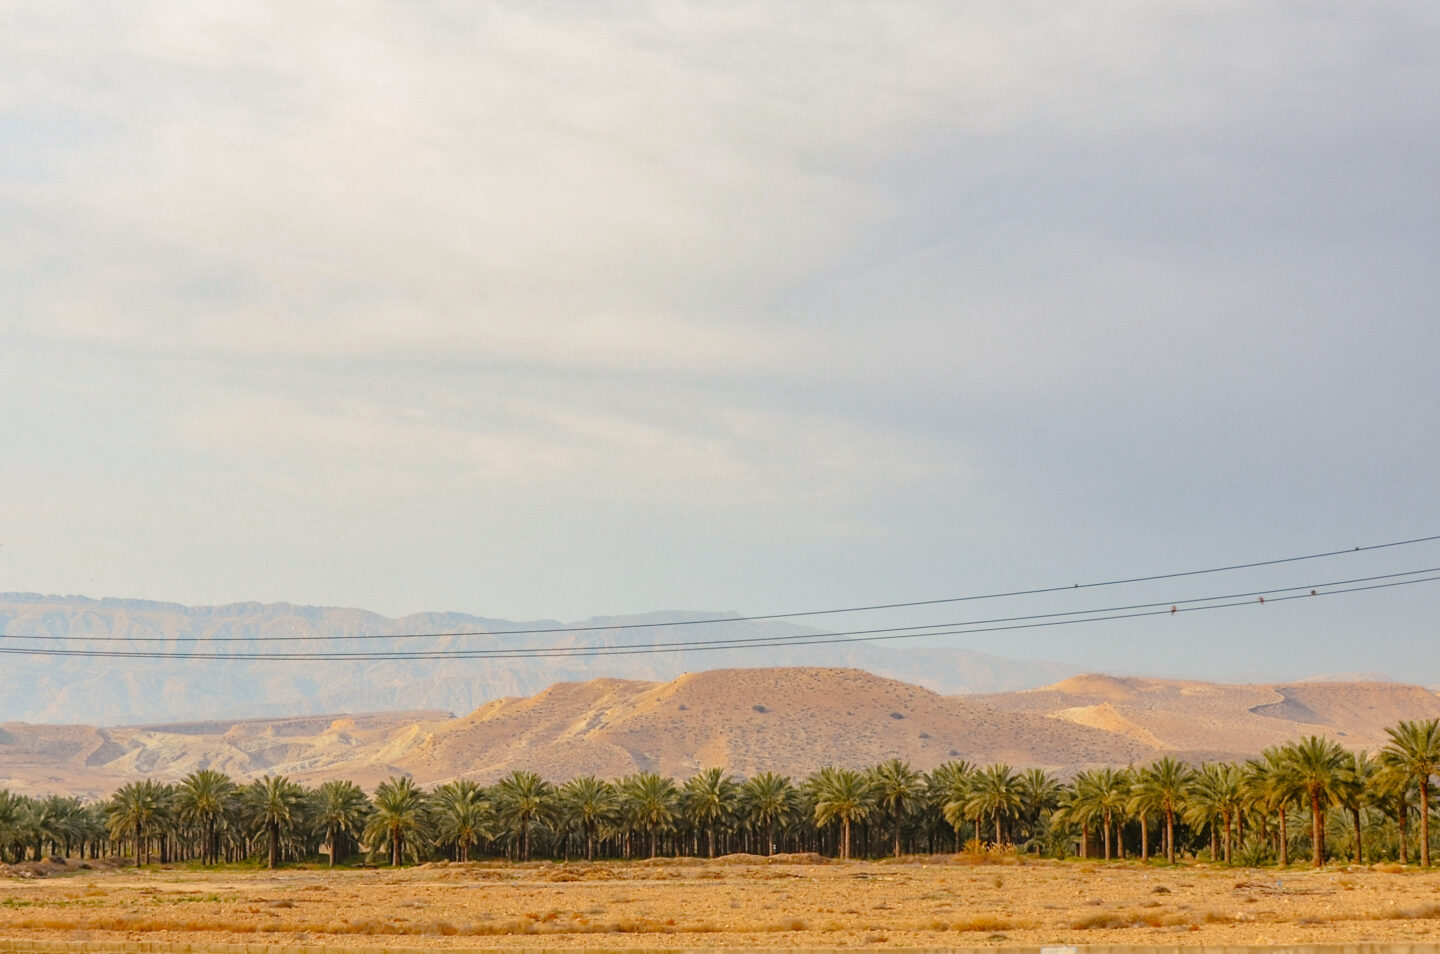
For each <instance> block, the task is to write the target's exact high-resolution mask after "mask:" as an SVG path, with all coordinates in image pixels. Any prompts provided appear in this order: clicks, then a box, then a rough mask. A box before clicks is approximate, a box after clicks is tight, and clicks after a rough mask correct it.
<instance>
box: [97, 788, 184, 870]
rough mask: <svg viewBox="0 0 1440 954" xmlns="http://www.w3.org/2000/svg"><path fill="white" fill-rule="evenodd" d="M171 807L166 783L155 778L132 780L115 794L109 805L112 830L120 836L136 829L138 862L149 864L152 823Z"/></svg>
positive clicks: (114, 834) (115, 834) (109, 819)
mask: <svg viewBox="0 0 1440 954" xmlns="http://www.w3.org/2000/svg"><path fill="white" fill-rule="evenodd" d="M168 807H169V798H168V794H167V791H166V786H164V785H162V784H161V783H159V782H157V781H155V780H154V779H151V778H147V779H146V780H145V781H143V782H130V783H128V784H126V785H124V786H122V787H121V788H120V789H119V790H118V791H117V792H116V793H115V794H114V795H112V796H111V798H110V804H109V805H107V806H106V814H107V815H108V824H109V827H110V831H111V834H112V835H113V836H115V837H119V836H120V835H122V834H123V833H128V832H133V833H134V835H135V863H136V864H137V865H144V864H149V862H150V844H149V841H150V839H149V831H150V826H151V825H152V824H154V823H156V822H158V821H160V820H162V819H163V817H164V815H165V813H166V811H167V810H168Z"/></svg>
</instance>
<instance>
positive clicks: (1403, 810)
mask: <svg viewBox="0 0 1440 954" xmlns="http://www.w3.org/2000/svg"><path fill="white" fill-rule="evenodd" d="M1397 801H1398V802H1399V803H1400V810H1399V811H1398V812H1396V814H1395V821H1396V823H1397V824H1398V825H1399V826H1400V863H1401V864H1402V865H1403V864H1408V863H1409V862H1407V861H1406V860H1405V823H1406V821H1407V820H1408V816H1409V814H1410V807H1409V806H1408V805H1406V804H1405V793H1404V792H1401V793H1400V797H1399V798H1398V799H1397Z"/></svg>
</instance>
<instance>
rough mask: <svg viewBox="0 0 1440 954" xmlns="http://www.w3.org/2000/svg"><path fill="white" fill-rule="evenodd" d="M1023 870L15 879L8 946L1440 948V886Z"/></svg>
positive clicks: (475, 871)
mask: <svg viewBox="0 0 1440 954" xmlns="http://www.w3.org/2000/svg"><path fill="white" fill-rule="evenodd" d="M1006 857H1007V855H1006V853H1004V852H988V851H980V852H971V853H962V854H961V855H957V856H917V857H913V858H908V859H902V860H900V861H898V862H896V861H886V862H856V863H850V864H839V863H836V862H825V863H822V864H807V863H805V862H804V861H801V860H787V861H782V862H772V861H767V860H764V859H759V860H752V859H740V858H732V859H728V860H726V861H725V862H723V863H719V862H705V861H698V860H693V859H686V860H680V861H660V862H654V863H650V862H647V863H643V864H642V863H631V864H626V863H616V862H605V863H603V864H595V865H585V864H574V863H572V864H566V865H558V864H532V865H516V866H504V865H496V864H472V865H446V866H439V865H436V866H422V867H420V868H412V869H406V870H403V871H391V870H386V869H381V870H371V871H313V870H306V871H301V870H295V871H281V872H276V873H269V872H234V871H230V872H216V873H205V872H195V871H185V870H169V871H166V870H158V871H148V872H140V873H137V872H133V871H132V872H114V873H106V874H99V875H90V874H87V875H86V876H85V880H84V881H83V882H82V881H80V880H79V879H78V878H54V879H46V880H45V881H19V880H16V881H9V882H5V881H0V936H6V937H10V936H23V937H30V938H36V939H40V938H54V939H64V938H69V937H72V936H74V935H75V934H76V933H78V932H86V934H87V936H89V937H92V938H105V937H112V938H119V937H124V938H132V939H145V938H154V939H163V940H166V941H167V942H170V941H173V940H174V939H176V938H182V939H185V940H187V941H188V942H190V943H194V944H196V945H203V944H206V943H223V942H226V941H227V940H230V941H237V940H238V941H242V942H245V943H249V941H247V940H246V939H247V938H254V939H256V942H257V943H258V942H260V941H266V942H270V943H273V942H276V941H278V940H279V939H281V938H293V937H295V936H299V935H305V936H306V937H307V938H308V940H307V941H306V943H307V944H311V945H319V946H327V945H328V946H332V947H335V948H337V949H342V948H344V947H346V946H347V945H353V944H354V943H356V939H357V938H365V937H370V938H376V939H377V943H383V939H384V938H387V937H390V938H424V939H425V940H424V942H423V945H424V946H425V947H427V948H435V949H436V950H442V949H444V948H446V947H450V946H460V947H464V946H466V945H467V941H466V939H469V941H468V946H470V947H474V946H475V944H476V941H475V939H477V938H491V939H494V943H506V940H505V939H516V940H523V939H525V938H531V939H532V941H531V942H529V944H530V946H534V944H535V943H537V942H539V943H542V944H543V946H544V947H545V948H547V949H556V948H566V949H583V948H594V949H602V948H622V947H623V948H646V947H655V948H664V947H670V948H673V947H675V946H676V944H677V943H678V944H680V945H681V946H684V947H687V948H690V947H717V948H718V947H759V948H786V947H810V948H820V947H826V948H830V947H842V946H849V945H872V946H873V945H881V946H887V945H888V946H896V947H911V948H917V947H930V948H937V947H945V946H955V945H956V944H961V945H963V944H975V943H985V944H988V943H1002V942H1003V943H1006V944H1022V945H1026V946H1036V945H1041V944H1052V943H1070V944H1157V943H1162V944H1176V943H1178V944H1185V945H1193V944H1210V945H1216V946H1228V945H1254V944H1262V943H1263V944H1305V943H1319V942H1327V941H1328V942H1340V941H1347V942H1348V941H1354V940H1357V939H1359V938H1361V937H1364V938H1366V939H1371V940H1377V941H1384V940H1390V941H1433V940H1434V938H1435V936H1436V932H1437V926H1436V923H1435V922H1436V921H1437V920H1440V900H1437V895H1440V872H1437V873H1431V872H1420V871H1416V870H1414V869H1406V870H1405V871H1404V872H1402V873H1391V872H1387V871H1371V870H1348V871H1343V872H1342V871H1323V872H1319V873H1312V872H1309V871H1305V870H1300V869H1293V870H1290V871H1286V872H1280V873H1275V872H1258V871H1250V872H1245V873H1243V874H1242V875H1241V876H1240V879H1239V880H1237V877H1236V875H1237V872H1236V871H1235V870H1234V869H1225V868H1219V867H1217V868H1204V869H1201V868H1184V867H1181V868H1163V869H1162V868H1158V867H1147V866H1142V865H1139V864H1136V863H1116V864H1075V863H1058V862H1057V863H1052V862H1036V861H1034V860H1030V862H1029V863H1028V864H1025V865H1019V864H1014V866H1007V867H1003V868H998V867H980V868H977V864H979V865H994V864H998V865H1007V864H1009V863H1007V861H1005V860H1004V859H1005V858H1006ZM1012 857H1013V856H1012ZM1016 861H1018V859H1016ZM678 937H684V938H685V940H684V941H678V940H677V938H678ZM874 938H882V939H883V940H874ZM394 943H405V942H403V941H396V942H394ZM411 943H414V942H411Z"/></svg>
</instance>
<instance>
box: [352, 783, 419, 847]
mask: <svg viewBox="0 0 1440 954" xmlns="http://www.w3.org/2000/svg"><path fill="white" fill-rule="evenodd" d="M372 802H373V804H374V810H373V811H372V812H371V813H370V818H369V820H368V821H367V822H366V824H365V841H366V843H368V844H369V845H370V847H371V849H372V850H373V849H374V847H375V846H376V845H377V844H382V843H384V842H389V844H390V864H391V865H392V866H394V867H396V868H398V867H400V865H401V863H402V862H403V860H404V855H405V852H406V851H407V850H409V851H410V852H411V853H412V854H415V853H417V849H418V847H419V846H418V845H417V844H416V843H417V842H419V841H421V840H422V836H423V835H424V832H425V793H424V792H422V791H420V789H419V788H418V787H417V786H416V785H415V782H414V781H412V780H411V779H410V778H409V777H408V776H403V775H402V776H400V777H398V778H388V779H386V780H385V781H383V782H381V783H380V784H379V785H378V786H377V787H376V789H375V797H374V798H373V799H372Z"/></svg>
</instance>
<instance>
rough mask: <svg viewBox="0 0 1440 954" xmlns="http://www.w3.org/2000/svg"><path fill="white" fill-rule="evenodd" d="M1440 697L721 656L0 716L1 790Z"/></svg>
mask: <svg viewBox="0 0 1440 954" xmlns="http://www.w3.org/2000/svg"><path fill="white" fill-rule="evenodd" d="M1436 717H1440V698H1437V696H1436V695H1435V694H1434V693H1432V692H1430V691H1428V690H1426V689H1422V688H1420V687H1418V686H1407V685H1402V684H1399V683H1335V682H1327V683H1296V684H1284V685H1252V686H1230V685H1220V684H1215V683H1203V682H1190V681H1181V680H1163V679H1122V678H1116V677H1112V676H1104V675H1086V676H1077V677H1075V678H1072V679H1067V680H1065V681H1063V682H1059V683H1056V684H1054V685H1051V686H1047V687H1045V688H1043V689H1035V690H1029V691H1024V692H1013V693H1005V694H1000V695H991V696H943V695H940V694H938V693H935V692H932V691H931V690H929V689H924V688H922V687H919V686H915V685H911V684H909V683H905V682H900V681H897V680H894V679H887V678H883V677H880V676H876V675H873V674H871V673H868V672H863V671H860V670H855V669H837V668H820V667H808V668H777V669H722V670H710V671H707V672H697V673H689V674H686V675H684V676H681V677H680V678H678V679H674V680H671V681H669V682H648V681H639V680H625V679H596V680H591V681H588V682H566V683H557V684H556V685H553V686H551V687H549V688H548V689H546V690H544V691H542V692H539V693H537V694H535V695H533V696H525V697H514V698H508V699H501V700H496V701H494V702H489V703H486V704H485V705H482V706H480V707H479V708H478V709H476V710H474V711H473V712H471V713H470V714H469V715H466V716H462V717H460V718H454V717H452V716H450V715H449V714H448V713H442V712H400V713H389V714H385V713H380V714H371V715H364V716H305V717H296V718H291V719H263V720H250V721H245V720H238V721H227V720H213V721H209V722H202V723H184V724H169V725H147V726H130V727H122V728H95V727H89V726H43V725H41V726H37V725H26V724H22V723H6V724H4V725H0V788H10V789H13V790H17V791H22V792H29V793H40V792H47V791H55V792H74V793H77V794H82V795H87V796H99V795H103V794H106V793H108V792H110V791H113V790H114V789H115V788H117V787H118V786H119V785H121V784H123V783H124V782H125V781H128V780H131V779H134V778H140V777H146V776H152V777H157V778H163V779H171V780H174V779H179V778H181V777H183V776H184V775H185V774H187V773H188V772H191V771H194V770H195V769H198V768H207V767H208V768H217V769H221V770H223V771H226V772H228V773H230V774H231V775H234V776H236V777H238V778H241V779H252V778H258V777H260V776H261V775H264V774H266V773H272V774H284V775H289V776H292V777H295V778H297V779H299V780H301V781H304V782H306V783H309V784H315V783H318V782H320V781H322V780H324V779H326V778H333V777H344V778H350V779H353V780H355V781H356V782H359V783H360V784H362V785H364V786H365V787H367V788H370V787H373V786H374V785H375V784H377V783H378V782H380V781H381V780H383V779H384V778H386V777H388V776H391V775H395V774H400V773H408V774H410V775H413V776H414V778H415V779H416V781H418V782H420V783H422V784H426V785H432V784H435V783H437V782H441V781H445V780H448V779H452V778H456V777H467V778H474V779H477V780H479V781H482V782H489V781H492V780H494V779H496V778H498V777H500V776H501V775H504V774H505V773H507V772H509V771H511V770H513V769H517V768H523V769H529V770H533V771H537V772H540V773H541V774H542V775H544V776H546V777H547V778H550V779H552V780H554V781H563V780H565V779H568V778H571V777H573V776H576V775H581V774H589V773H593V774H596V775H600V776H604V777H615V776H619V775H624V774H627V773H630V772H635V771H657V772H661V773H663V774H666V775H670V776H675V777H685V776H688V775H690V774H692V773H693V772H695V771H696V770H697V769H699V768H702V767H705V766H710V765H722V766H725V767H726V768H728V769H730V770H731V771H733V772H737V773H739V774H742V775H752V774H754V773H756V772H760V771H777V772H782V773H784V774H788V775H791V776H803V775H805V774H807V773H809V772H811V771H813V770H814V769H816V768H819V767H820V766H822V765H825V764H838V765H847V766H865V765H872V764H875V763H877V762H880V761H883V760H885V759H888V758H902V759H907V760H909V761H910V762H911V763H912V764H913V765H914V766H915V767H916V768H919V769H929V768H931V767H933V766H935V765H937V764H939V763H940V762H943V761H946V760H947V759H954V758H959V759H966V760H968V761H970V762H972V763H981V764H984V763H989V762H995V761H1004V762H1008V763H1010V764H1012V765H1015V766H1032V765H1038V766H1043V767H1046V768H1050V769H1054V770H1058V771H1061V772H1069V771H1073V770H1074V769H1077V768H1081V767H1084V766H1087V765H1095V764H1122V765H1123V764H1127V763H1133V762H1142V761H1145V760H1147V759H1150V758H1153V757H1155V756H1158V755H1160V754H1163V753H1175V754H1178V755H1180V756H1181V757H1184V758H1186V759H1191V760H1200V759H1207V758H1238V757H1245V756H1249V755H1253V754H1256V753H1258V752H1259V751H1260V750H1261V749H1262V748H1264V747H1266V746H1269V745H1275V744H1279V743H1283V742H1286V741H1290V740H1293V739H1296V738H1299V737H1301V736H1305V735H1311V734H1320V735H1327V736H1330V737H1332V738H1336V739H1338V740H1339V741H1341V742H1343V743H1344V744H1346V745H1348V746H1352V747H1356V748H1361V747H1364V748H1376V747H1378V746H1380V745H1382V744H1383V743H1384V741H1385V736H1384V729H1385V728H1386V727H1387V726H1391V725H1394V724H1395V723H1396V722H1398V721H1400V720H1402V719H1422V718H1436Z"/></svg>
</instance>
